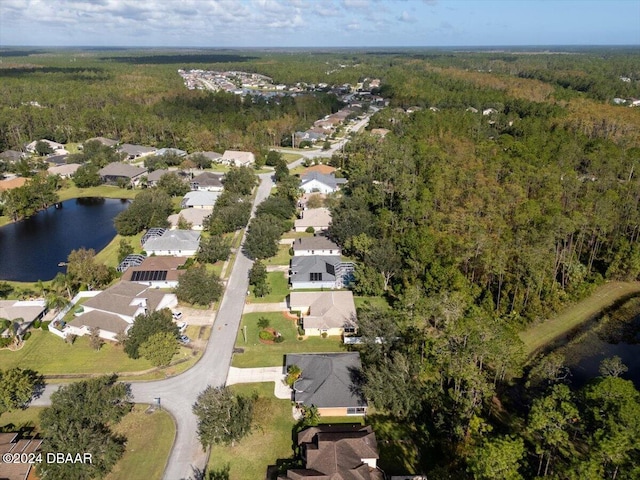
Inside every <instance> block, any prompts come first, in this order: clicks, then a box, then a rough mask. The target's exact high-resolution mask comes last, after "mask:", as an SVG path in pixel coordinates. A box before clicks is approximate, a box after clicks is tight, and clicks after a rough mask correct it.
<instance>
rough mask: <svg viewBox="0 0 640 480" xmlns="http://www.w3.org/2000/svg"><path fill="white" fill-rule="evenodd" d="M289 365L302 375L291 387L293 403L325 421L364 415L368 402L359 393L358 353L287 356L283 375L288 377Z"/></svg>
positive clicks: (359, 368)
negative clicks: (315, 412)
mask: <svg viewBox="0 0 640 480" xmlns="http://www.w3.org/2000/svg"><path fill="white" fill-rule="evenodd" d="M292 365H296V366H297V367H298V368H300V370H301V371H302V373H301V374H300V377H299V378H298V380H297V381H296V382H295V383H294V384H293V392H292V400H293V401H294V402H295V403H297V404H299V405H304V406H311V405H314V406H315V407H317V409H318V413H319V414H320V415H321V416H328V417H341V416H346V415H365V414H366V413H367V401H366V400H365V398H364V396H363V395H362V392H361V390H360V384H361V378H362V363H361V362H360V354H359V353H357V352H349V353H301V354H288V355H286V357H285V366H284V368H283V369H284V371H283V373H287V371H288V369H289V367H290V366H292Z"/></svg>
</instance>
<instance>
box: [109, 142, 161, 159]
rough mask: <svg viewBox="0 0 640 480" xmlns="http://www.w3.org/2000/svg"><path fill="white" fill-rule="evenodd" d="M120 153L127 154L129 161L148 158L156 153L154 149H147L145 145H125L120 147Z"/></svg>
mask: <svg viewBox="0 0 640 480" xmlns="http://www.w3.org/2000/svg"><path fill="white" fill-rule="evenodd" d="M118 151H119V152H123V153H126V154H127V158H128V159H129V160H135V159H137V158H141V157H146V156H147V155H151V154H152V153H154V152H155V151H156V149H155V148H153V147H145V146H144V145H134V144H131V143H123V144H122V145H120V146H119V147H118Z"/></svg>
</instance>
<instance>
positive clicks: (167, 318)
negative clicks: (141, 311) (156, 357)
mask: <svg viewBox="0 0 640 480" xmlns="http://www.w3.org/2000/svg"><path fill="white" fill-rule="evenodd" d="M157 333H168V334H169V335H171V336H173V338H174V339H177V338H178V335H179V331H178V326H177V325H176V324H175V323H173V319H172V316H171V311H170V310H169V309H168V308H164V309H162V310H158V311H156V312H151V313H148V314H146V315H138V316H137V317H136V318H135V320H134V321H133V325H132V326H131V328H130V329H129V331H128V332H127V338H126V340H125V342H124V351H125V353H126V354H127V355H128V356H129V358H140V355H141V354H142V352H141V351H140V348H141V346H142V345H143V344H145V343H146V342H147V341H148V340H149V339H150V338H151V337H152V336H154V335H155V334H157Z"/></svg>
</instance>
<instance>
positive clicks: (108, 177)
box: [98, 162, 147, 185]
mask: <svg viewBox="0 0 640 480" xmlns="http://www.w3.org/2000/svg"><path fill="white" fill-rule="evenodd" d="M146 173H147V169H146V168H144V167H136V166H135V165H129V164H128V163H122V162H113V163H109V164H107V165H106V166H105V167H103V168H101V169H100V170H98V174H99V175H100V178H102V181H103V182H105V183H111V184H117V183H118V182H119V181H123V180H124V181H126V182H129V183H130V184H131V185H136V184H138V183H139V182H140V180H141V178H142V176H143V175H145V174H146Z"/></svg>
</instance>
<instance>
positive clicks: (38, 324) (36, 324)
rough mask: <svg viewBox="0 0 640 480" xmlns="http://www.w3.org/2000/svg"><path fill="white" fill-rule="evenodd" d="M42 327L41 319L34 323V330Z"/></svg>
mask: <svg viewBox="0 0 640 480" xmlns="http://www.w3.org/2000/svg"><path fill="white" fill-rule="evenodd" d="M40 325H42V320H40V319H38V320H36V321H35V322H33V328H40Z"/></svg>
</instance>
